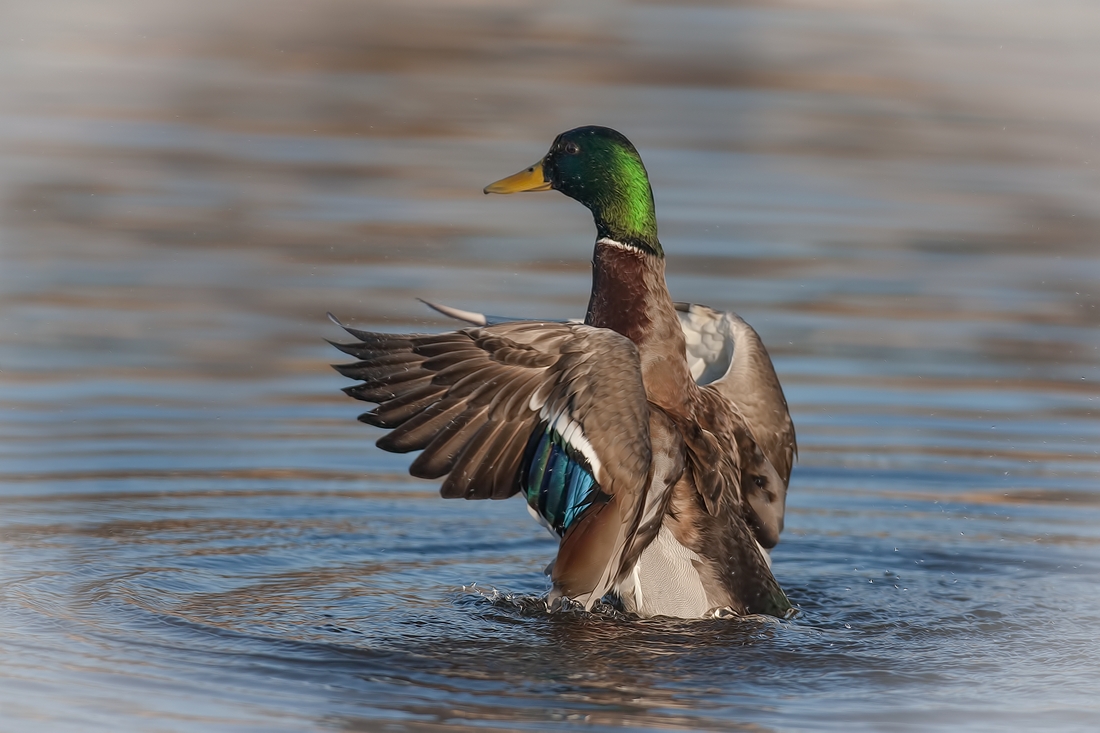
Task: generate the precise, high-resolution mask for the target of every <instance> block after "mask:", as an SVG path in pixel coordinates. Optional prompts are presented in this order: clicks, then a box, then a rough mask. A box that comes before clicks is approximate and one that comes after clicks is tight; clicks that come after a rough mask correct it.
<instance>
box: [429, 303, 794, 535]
mask: <svg viewBox="0 0 1100 733" xmlns="http://www.w3.org/2000/svg"><path fill="white" fill-rule="evenodd" d="M424 303H425V305H427V306H429V307H430V308H433V309H435V310H436V311H438V312H440V313H442V314H443V315H445V316H449V317H451V318H454V319H456V320H460V321H465V322H467V323H473V324H475V325H486V324H489V325H495V324H502V323H511V322H515V321H517V320H518V319H516V318H512V317H509V316H490V315H484V314H482V313H477V312H474V311H464V310H459V309H458V308H451V307H449V306H445V305H439V304H436V303H429V302H428V301H424ZM675 305H676V311H677V315H678V316H679V317H680V326H681V328H682V329H683V331H684V338H685V341H686V343H687V353H686V356H687V360H688V368H689V369H690V371H691V376H692V377H693V378H694V379H695V381H696V382H697V383H698V384H700V385H709V386H710V387H711V388H712V389H713V390H714V391H715V392H716V393H717V394H719V395H721V397H722V398H724V399H725V400H726V401H728V402H730V403H732V404H733V405H734V408H735V410H736V411H737V412H738V413H739V415H740V417H741V418H743V419H744V421H745V423H747V425H748V428H749V432H750V435H745V434H744V431H739V432H738V433H737V439H736V442H737V444H738V449H739V452H740V453H741V454H743V458H742V460H743V461H745V462H746V464H745V467H744V470H743V471H741V472H742V473H744V474H745V475H746V476H748V477H749V478H750V480H747V481H744V482H743V484H744V486H743V487H742V490H743V492H744V495H745V500H746V502H747V503H748V507H749V511H750V512H751V513H752V515H753V516H752V517H751V519H753V520H754V521H753V522H752V524H753V529H754V531H755V533H756V536H757V539H758V540H759V541H760V543H761V544H762V545H764V547H768V548H770V547H774V546H775V544H776V542H778V540H779V533H780V532H781V531H782V529H783V515H784V513H785V510H786V503H787V485H788V483H789V482H790V477H791V468H792V466H793V465H794V460H795V458H796V457H797V456H798V446H797V443H796V442H795V433H794V424H793V423H792V422H791V416H790V412H789V411H788V409H787V400H786V397H784V395H783V388H782V387H781V386H780V384H779V378H778V377H777V376H776V374H775V367H774V366H772V361H771V357H770V356H769V355H768V350H767V349H766V348H765V347H764V343H763V341H761V339H760V336H759V334H757V333H756V331H755V330H754V329H753V327H752V326H750V325H749V324H748V323H746V322H745V321H744V320H743V319H742V318H741V317H740V316H738V315H737V314H736V313H731V312H722V311H716V310H714V309H713V308H709V307H707V306H705V305H698V304H694V303H676V304H675Z"/></svg>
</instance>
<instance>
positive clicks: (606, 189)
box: [485, 125, 664, 257]
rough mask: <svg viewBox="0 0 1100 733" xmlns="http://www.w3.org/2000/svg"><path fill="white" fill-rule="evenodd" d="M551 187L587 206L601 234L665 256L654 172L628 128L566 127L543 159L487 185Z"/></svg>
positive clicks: (496, 189) (490, 189) (501, 189)
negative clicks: (652, 179)
mask: <svg viewBox="0 0 1100 733" xmlns="http://www.w3.org/2000/svg"><path fill="white" fill-rule="evenodd" d="M550 190H554V191H561V192H562V193H564V194H565V195H566V196H568V197H569V198H571V199H575V200H577V201H580V202H581V203H582V204H584V205H585V206H587V207H588V209H589V210H590V211H591V212H592V217H593V219H594V220H595V223H596V232H597V235H598V237H599V238H600V239H605V238H606V239H611V240H614V241H616V242H618V243H620V244H625V245H627V246H631V247H635V248H637V249H640V250H642V251H643V252H646V253H648V254H651V255H655V256H657V257H663V256H664V252H663V251H662V250H661V243H660V242H659V241H658V239H657V215H656V211H655V209H654V206H653V191H652V189H651V188H650V186H649V176H648V174H647V173H646V170H645V166H644V165H643V164H642V157H641V156H640V155H638V151H637V150H636V149H635V148H634V146H633V145H632V144H631V142H630V141H629V140H627V139H626V137H625V136H624V135H623V134H622V133H620V132H618V131H616V130H612V129H611V128H609V127H597V126H594V125H591V126H587V127H578V128H576V129H574V130H569V131H568V132H563V133H562V134H560V135H558V137H557V139H555V140H554V144H553V145H551V146H550V152H548V153H547V154H546V155H545V157H543V159H542V160H540V161H539V162H537V163H535V164H534V165H533V166H531V167H529V168H525V169H524V170H522V171H520V172H519V173H516V174H515V175H513V176H508V177H507V178H502V179H501V180H499V181H497V182H496V183H492V184H489V185H488V186H486V187H485V193H519V192H521V191H550Z"/></svg>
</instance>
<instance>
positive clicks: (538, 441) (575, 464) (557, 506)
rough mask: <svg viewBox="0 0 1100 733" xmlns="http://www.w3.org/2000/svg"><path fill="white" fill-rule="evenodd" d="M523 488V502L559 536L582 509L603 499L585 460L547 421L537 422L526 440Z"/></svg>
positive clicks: (605, 498)
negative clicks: (539, 423) (525, 501)
mask: <svg viewBox="0 0 1100 733" xmlns="http://www.w3.org/2000/svg"><path fill="white" fill-rule="evenodd" d="M523 491H524V493H525V494H526V496H527V503H528V504H530V505H531V507H533V508H534V509H535V511H537V512H538V513H539V514H540V515H541V516H542V518H543V519H545V520H546V522H547V523H548V524H549V525H550V526H551V527H553V528H554V531H555V532H557V533H558V535H559V536H561V535H564V534H565V531H566V530H567V529H569V527H570V526H571V525H572V524H573V522H575V521H576V520H577V517H579V516H580V515H581V514H582V513H583V512H584V510H585V509H588V507H590V506H592V505H593V504H594V503H596V502H600V501H606V500H607V495H606V494H604V493H603V492H602V491H600V486H599V484H597V483H596V479H595V478H594V477H593V476H592V469H591V468H590V467H589V465H588V461H587V460H585V458H584V457H583V456H582V455H581V454H580V452H579V451H577V450H576V449H575V448H573V447H572V446H570V445H569V444H568V443H566V442H565V441H564V440H563V439H562V437H561V435H559V434H558V433H557V431H555V430H554V429H553V428H551V427H550V425H540V426H539V427H538V428H537V429H536V430H535V432H534V433H532V434H531V439H530V440H529V441H528V442H527V450H526V452H525V454H524V459H523Z"/></svg>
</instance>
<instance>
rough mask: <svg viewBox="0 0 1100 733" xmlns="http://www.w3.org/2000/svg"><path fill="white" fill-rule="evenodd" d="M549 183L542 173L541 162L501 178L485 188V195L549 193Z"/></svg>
mask: <svg viewBox="0 0 1100 733" xmlns="http://www.w3.org/2000/svg"><path fill="white" fill-rule="evenodd" d="M549 190H550V181H548V180H546V177H545V175H544V174H543V172H542V161H541V160H540V161H539V162H538V163H535V164H534V165H533V166H531V167H530V168H525V169H524V170H521V171H520V172H519V173H517V174H515V175H514V176H508V177H507V178H501V179H500V180H499V181H497V182H496V183H490V184H489V185H488V186H486V187H485V193H520V192H521V191H549Z"/></svg>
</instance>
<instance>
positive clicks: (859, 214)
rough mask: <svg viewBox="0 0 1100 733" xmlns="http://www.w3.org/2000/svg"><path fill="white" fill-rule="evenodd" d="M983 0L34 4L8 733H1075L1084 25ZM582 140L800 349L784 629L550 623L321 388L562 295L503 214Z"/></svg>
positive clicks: (740, 624)
mask: <svg viewBox="0 0 1100 733" xmlns="http://www.w3.org/2000/svg"><path fill="white" fill-rule="evenodd" d="M956 5H958V4H956V3H949V2H946V1H944V2H928V3H921V4H906V3H898V4H892V5H890V6H889V7H885V6H878V5H875V4H863V3H857V2H846V1H845V0H832V1H830V2H813V3H810V2H806V3H803V2H797V1H792V2H783V3H778V2H777V3H765V2H761V3H759V4H756V3H745V4H738V5H735V6H730V7H726V6H723V5H720V4H707V5H703V6H696V7H690V8H688V7H680V6H678V5H675V4H671V3H670V4H662V3H657V2H655V3H637V4H634V3H611V2H608V3H596V4H590V3H571V4H553V5H549V4H528V5H525V6H516V5H514V4H511V3H503V2H501V3H495V2H487V3H486V2H476V3H468V4H465V3H439V4H433V3H417V4H411V3H405V2H401V3H398V2H394V3H392V4H386V3H369V4H362V3H351V2H344V1H343V0H324V2H320V3H316V4H313V5H302V6H299V5H292V4H277V5H272V4H271V3H266V4H260V3H250V2H236V3H231V4H217V3H206V2H193V3H188V4H186V6H182V5H180V4H172V3H153V4H137V3H132V2H126V1H125V0H120V1H116V2H109V3H105V4H97V5H96V6H95V8H94V10H93V9H92V8H91V7H89V6H85V5H81V4H77V3H65V2H54V3H52V4H51V3H47V4H36V5H34V6H33V7H32V5H31V4H29V3H22V4H16V5H11V4H9V6H8V7H6V8H5V9H4V14H5V17H6V18H7V20H6V22H5V24H4V26H5V27H4V29H3V30H2V31H0V33H2V34H3V35H2V38H3V40H2V42H0V99H2V100H3V101H2V102H0V146H2V148H0V152H2V156H3V158H2V159H3V165H2V166H0V206H2V209H0V212H2V214H0V215H2V220H0V407H2V412H0V436H2V440H0V558H2V564H0V589H2V590H0V660H2V665H0V729H2V730H12V731H29V730H43V731H67V730H72V731H89V730H110V731H116V730H143V731H144V730H158V731H161V730H172V731H208V730H287V731H299V730H306V729H315V730H331V729H342V730H381V729H393V730H423V731H434V730H440V729H449V728H461V727H467V728H475V729H476V728H483V727H490V728H494V729H502V730H509V729H519V730H543V729H561V728H564V727H566V726H569V725H573V724H582V725H585V726H587V727H588V728H592V729H612V728H621V727H627V728H634V729H688V730H700V729H707V730H711V729H713V730H742V729H744V730H809V729H812V730H822V729H828V730H844V731H847V730H925V729H930V728H939V727H942V728H948V727H950V728H952V729H961V730H967V731H979V730H1004V729H1015V730H1077V729H1079V730H1092V729H1095V728H1096V727H1097V726H1098V725H1100V702H1098V699H1100V695H1098V693H1100V682H1098V680H1100V663H1098V662H1097V659H1098V658H1100V640H1098V637H1100V633H1098V629H1100V603H1098V601H1100V593H1098V592H1097V579H1098V577H1100V575H1098V571H1100V555H1098V553H1097V545H1098V544H1100V490H1098V488H1097V487H1098V479H1100V418H1098V411H1097V408H1098V406H1100V336H1098V329H1097V327H1098V325H1100V308H1098V304H1100V294H1098V292H1097V289H1096V288H1097V283H1098V281H1100V210H1098V208H1100V207H1098V202H1100V174H1098V173H1097V162H1098V160H1100V147H1098V141H1097V134H1098V130H1100V125H1098V121H1100V96H1097V95H1096V93H1095V90H1096V89H1097V88H1100V84H1098V82H1100V50H1098V49H1100V46H1098V45H1097V44H1096V43H1095V39H1096V34H1097V32H1098V29H1100V11H1098V10H1097V9H1096V8H1095V7H1094V6H1093V4H1091V3H1086V2H1083V1H1082V2H1071V1H1068V0H1067V1H1064V2H1056V3H1053V4H1049V5H1047V4H1044V5H1043V8H1042V9H1041V10H1040V9H1039V7H1038V6H1032V4H1030V3H1024V2H1002V3H982V2H974V3H967V4H965V7H956ZM544 6H545V7H544ZM585 123H597V124H608V125H612V126H614V127H618V128H620V129H622V130H623V131H624V132H626V134H628V135H629V136H630V137H631V138H632V139H633V140H634V141H635V142H636V143H637V145H638V147H639V148H640V149H641V150H642V153H643V155H644V157H645V160H646V162H647V165H648V167H649V169H650V171H651V174H652V177H653V182H654V187H655V194H656V198H657V203H658V210H659V216H660V220H661V222H662V240H663V241H664V242H665V247H666V249H667V251H668V253H669V261H668V266H669V272H670V286H671V289H672V291H673V294H674V296H676V297H678V298H681V299H690V300H695V301H699V302H704V303H709V304H710V305H713V306H716V307H722V308H730V309H734V310H737V311H738V312H739V313H741V314H742V315H743V316H744V317H746V318H747V319H748V320H749V321H750V322H752V323H753V324H754V325H755V326H756V327H757V329H758V330H759V331H760V332H761V334H762V335H763V337H764V339H765V341H766V342H767V343H768V345H769V347H770V349H771V351H772V354H773V356H774V358H775V361H776V366H777V369H778V371H779V373H780V376H781V378H782V379H783V381H784V385H785V387H786V391H787V396H788V399H789V401H790V405H791V410H792V413H793V416H794V419H795V422H796V425H797V427H798V430H799V444H800V448H801V458H800V462H799V464H798V466H797V467H796V469H795V473H794V477H793V480H792V487H791V493H790V498H789V508H788V511H789V518H788V522H787V530H786V532H785V534H784V537H783V540H782V542H781V543H780V545H779V547H778V548H777V550H776V551H775V553H774V562H775V573H776V576H777V577H778V579H779V580H780V582H781V583H782V584H783V586H784V588H785V589H786V590H787V592H788V595H789V596H790V597H791V599H792V601H793V602H794V603H795V604H796V605H797V606H798V607H799V608H800V613H799V614H798V615H797V616H796V617H795V618H794V619H792V620H789V621H776V620H773V619H765V618H746V619H735V620H721V621H719V620H715V621H698V622H682V621H669V620H662V619H652V620H647V621H637V620H631V619H625V618H622V617H619V616H617V615H615V614H614V613H613V612H604V613H595V614H568V613H565V614H559V615H554V616H548V615H547V614H546V613H545V611H544V610H543V609H542V608H541V607H540V605H539V603H538V601H537V598H538V596H539V595H541V594H542V593H544V592H545V591H546V590H547V588H548V581H547V580H546V578H545V577H544V576H543V575H542V568H543V566H544V565H545V563H546V562H547V561H548V560H549V559H550V558H551V557H552V556H553V554H554V550H555V547H554V542H553V541H552V540H551V539H550V537H549V536H548V535H546V534H545V533H544V531H543V530H542V529H541V528H539V527H538V526H537V525H536V524H535V523H534V522H533V521H531V520H530V519H529V518H528V517H527V514H526V511H525V509H524V506H523V504H522V501H519V500H515V501H507V502H454V501H450V502H445V501H443V500H441V499H439V498H438V496H437V494H436V489H435V487H434V486H433V485H432V484H431V483H429V482H420V481H417V480H414V479H412V478H409V477H408V476H407V475H406V473H405V469H406V466H407V463H408V457H405V456H395V455H390V454H386V453H382V452H381V451H378V450H377V449H375V448H374V446H373V440H374V439H375V438H377V437H378V434H379V433H378V431H376V430H374V429H372V428H369V427H366V426H364V425H361V424H358V423H356V422H355V420H354V418H355V415H356V414H357V412H358V411H359V408H360V406H358V405H356V404H354V403H352V402H351V401H350V400H347V399H346V398H344V397H343V396H342V395H341V394H340V393H339V388H340V387H342V386H344V381H343V380H342V379H341V378H340V377H339V376H338V375H336V374H335V373H334V372H332V371H331V370H329V369H328V367H327V364H328V363H329V362H330V361H339V360H340V356H339V355H338V354H337V353H335V352H333V350H331V349H330V348H329V347H328V346H327V345H326V344H325V343H324V342H323V341H322V340H321V339H322V337H335V336H337V333H336V330H335V328H334V327H333V326H332V325H331V324H330V323H328V321H327V320H326V319H325V318H324V314H325V312H326V311H328V310H331V311H334V312H336V313H338V314H339V315H340V316H341V317H342V318H344V319H345V320H347V321H349V322H352V323H354V324H355V325H358V326H360V327H368V328H387V329H395V330H402V329H406V330H407V329H437V328H444V327H445V326H446V325H447V324H445V323H444V322H443V321H441V320H439V319H438V318H436V317H435V316H433V315H432V314H431V313H429V312H426V310H425V309H424V308H423V307H422V306H421V305H420V304H419V303H418V302H416V300H415V299H414V298H415V296H422V297H430V298H431V299H433V300H438V301H441V302H445V303H450V304H453V305H456V306H460V307H465V308H474V309H482V310H486V311H489V312H494V313H509V314H516V315H529V316H550V317H559V318H564V317H570V316H575V315H579V314H581V313H583V310H584V306H585V303H586V300H587V292H588V286H589V277H588V264H587V263H588V258H589V255H590V248H591V243H592V238H593V237H592V231H591V223H590V220H589V219H588V217H587V213H586V212H584V211H583V209H581V208H580V207H579V206H578V205H577V204H575V203H574V202H571V201H568V200H567V199H565V198H564V197H561V196H556V195H550V194H546V195H542V196H530V197H508V198H486V197H482V196H481V193H480V191H481V187H482V186H483V185H484V184H485V183H486V182H488V181H491V180H494V179H495V178H498V177H500V176H502V175H505V174H508V173H511V172H512V171H514V170H516V169H518V168H519V167H521V166H523V165H526V164H529V163H530V162H531V161H533V160H535V159H536V158H537V157H538V156H539V155H541V154H542V152H543V151H544V150H545V148H546V147H547V145H548V144H549V142H550V140H551V139H552V137H553V135H554V134H556V133H557V132H559V131H561V130H563V129H566V128H568V127H572V126H575V125H578V124H585Z"/></svg>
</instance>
